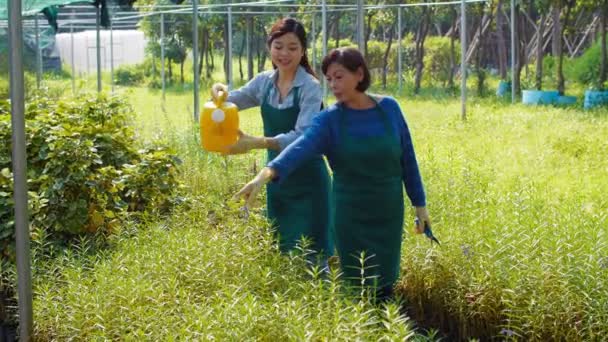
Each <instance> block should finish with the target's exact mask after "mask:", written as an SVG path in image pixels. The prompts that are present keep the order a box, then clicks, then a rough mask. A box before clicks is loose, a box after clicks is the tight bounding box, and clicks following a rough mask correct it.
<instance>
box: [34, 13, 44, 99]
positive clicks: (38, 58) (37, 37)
mask: <svg viewBox="0 0 608 342" xmlns="http://www.w3.org/2000/svg"><path fill="white" fill-rule="evenodd" d="M34 29H35V31H36V32H35V35H34V36H35V41H36V89H40V84H41V83H42V54H41V53H40V28H39V26H38V14H36V16H34Z"/></svg>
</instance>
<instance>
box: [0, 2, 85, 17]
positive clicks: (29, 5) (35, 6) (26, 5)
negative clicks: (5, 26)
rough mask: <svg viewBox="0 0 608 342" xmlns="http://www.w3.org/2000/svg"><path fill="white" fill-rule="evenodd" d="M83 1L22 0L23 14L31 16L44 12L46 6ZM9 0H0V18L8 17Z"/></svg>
mask: <svg viewBox="0 0 608 342" xmlns="http://www.w3.org/2000/svg"><path fill="white" fill-rule="evenodd" d="M78 2H80V3H82V2H83V1H82V0H76V1H75V0H22V1H21V6H22V10H21V13H22V14H23V16H30V15H34V14H37V13H40V12H42V11H43V10H44V9H45V8H47V7H51V6H60V5H68V4H73V3H78ZM7 5H8V0H0V20H2V19H4V20H6V19H8V8H7Z"/></svg>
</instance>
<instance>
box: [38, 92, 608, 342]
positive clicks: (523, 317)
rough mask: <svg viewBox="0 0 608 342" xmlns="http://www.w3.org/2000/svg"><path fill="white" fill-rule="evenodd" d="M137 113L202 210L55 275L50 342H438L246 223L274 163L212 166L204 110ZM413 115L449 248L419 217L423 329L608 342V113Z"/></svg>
mask: <svg viewBox="0 0 608 342" xmlns="http://www.w3.org/2000/svg"><path fill="white" fill-rule="evenodd" d="M377 92H382V91H377ZM126 95H127V96H128V98H129V99H130V100H131V102H132V103H133V105H134V106H135V108H136V109H137V110H138V111H139V113H140V115H139V116H138V117H137V118H135V122H136V125H137V127H138V130H137V131H138V134H139V135H140V138H141V139H144V140H145V139H155V138H160V139H165V140H167V141H169V142H171V143H172V144H173V145H174V147H176V148H177V149H178V151H180V155H181V156H182V158H183V159H184V165H183V175H182V176H183V179H184V181H185V182H186V184H187V185H188V187H189V196H190V200H189V201H188V202H187V203H186V204H185V205H184V206H183V207H182V208H180V209H179V210H178V211H177V212H175V213H174V214H173V215H172V216H171V217H168V218H165V219H163V220H161V221H158V220H156V221H153V222H149V223H148V224H145V223H144V224H140V225H138V226H127V227H125V228H124V231H123V233H121V234H119V235H118V237H117V238H116V240H115V241H114V242H113V243H112V247H111V248H110V249H109V250H108V251H107V252H104V253H98V254H93V255H94V256H83V255H79V254H78V253H76V254H74V255H70V253H71V252H66V253H67V254H66V255H65V256H62V257H57V258H56V259H55V260H53V261H50V262H45V265H44V267H41V269H44V270H47V271H44V272H42V271H41V272H40V274H39V275H38V277H37V282H36V286H35V292H36V297H35V309H36V313H35V314H36V317H37V320H36V321H37V326H36V333H37V336H38V337H39V338H41V339H68V338H74V339H119V338H121V339H155V340H156V339H171V338H174V337H180V338H182V337H183V338H185V339H212V338H215V339H229V340H241V339H256V340H285V339H289V340H305V339H306V340H309V339H310V340H404V339H409V338H414V339H424V337H421V336H415V335H413V334H412V330H411V327H412V326H411V324H410V323H409V321H408V320H407V319H406V318H405V317H404V316H401V315H399V314H398V308H397V307H396V306H394V305H392V306H388V307H386V308H383V307H381V308H377V307H374V306H372V305H370V304H369V303H368V302H367V301H365V300H363V301H359V300H357V299H353V298H348V297H345V296H344V295H343V293H344V291H342V290H341V289H340V286H341V285H340V282H339V281H335V279H334V278H335V277H336V275H335V274H333V275H330V276H328V277H327V278H320V277H318V275H315V272H312V271H310V268H307V267H306V266H305V265H304V263H305V262H304V258H303V257H302V256H301V255H300V256H299V255H293V256H291V257H285V256H280V255H279V254H278V253H277V252H276V247H275V246H274V245H273V243H272V239H271V234H270V232H269V231H268V226H267V223H266V222H265V220H264V218H263V215H262V212H261V210H262V209H261V208H259V209H256V210H255V211H254V213H255V214H254V215H252V216H251V217H250V218H249V220H246V219H245V218H244V217H243V215H242V213H241V211H239V209H238V205H236V204H235V203H233V202H232V201H230V200H228V198H229V197H230V196H232V195H233V194H234V193H235V192H236V190H238V188H239V187H240V186H242V185H243V184H244V183H245V182H246V181H248V180H249V179H250V178H251V177H252V176H253V175H254V174H255V173H256V171H257V170H259V168H260V167H261V166H262V165H263V163H264V153H263V152H262V151H257V152H255V153H250V154H247V155H242V156H234V157H229V158H223V157H219V156H217V155H214V154H208V153H204V152H202V151H201V149H200V148H199V147H198V141H197V139H198V136H197V134H198V133H197V130H196V126H195V125H194V124H193V121H192V119H191V117H192V114H191V103H192V100H191V95H190V94H189V93H183V94H181V93H172V94H169V95H168V97H167V101H166V102H165V104H164V106H163V105H162V104H161V100H160V95H159V93H157V92H150V91H148V90H146V89H137V88H135V89H132V90H129V92H128V93H126ZM400 101H401V104H402V109H403V110H404V112H405V115H406V118H407V120H408V123H409V126H410V129H411V131H412V135H413V137H414V143H415V146H416V151H417V155H418V160H419V163H420V168H421V171H422V174H423V178H424V181H425V185H426V190H427V193H428V206H429V210H430V212H431V216H432V220H433V228H434V231H435V235H436V236H437V237H438V238H439V239H440V240H441V242H442V245H441V246H431V245H430V243H429V242H428V240H426V239H425V238H424V237H421V236H414V235H413V234H412V233H411V226H412V225H411V222H412V220H413V213H412V211H411V210H409V211H408V212H407V215H406V226H405V227H404V229H406V231H407V233H406V234H405V237H404V245H403V251H402V277H401V279H400V281H399V284H398V293H399V295H401V296H403V297H404V298H405V301H406V302H405V303H404V308H406V309H408V310H409V311H408V312H409V313H410V314H411V315H412V318H414V319H415V320H416V321H418V322H419V323H420V324H421V325H424V326H429V327H438V328H441V329H442V330H443V332H444V333H445V334H446V336H447V337H448V338H449V339H466V338H469V337H478V338H481V339H490V338H498V339H517V340H601V339H602V337H603V336H608V325H606V324H605V322H607V321H608V283H607V282H606V279H608V222H607V216H608V200H607V199H606V196H605V194H606V193H608V177H606V175H607V174H608V158H607V157H608V153H607V152H606V151H607V150H608V140H606V138H605V137H606V136H608V113H607V112H606V110H603V111H601V110H600V111H595V112H583V111H578V110H574V109H557V108H553V107H523V106H519V105H517V106H507V105H504V104H501V103H497V102H494V101H490V100H483V99H477V100H474V101H473V102H472V103H470V104H469V116H468V121H467V122H462V121H460V119H459V110H460V106H459V103H458V102H457V100H455V99H450V98H442V97H433V96H423V97H418V98H401V99H400ZM261 127H262V126H261V120H260V116H259V110H248V111H243V112H242V113H241V128H242V129H243V130H244V131H246V132H248V133H252V134H261ZM87 255H88V254H87ZM306 269H308V270H309V271H308V272H306V271H305V270H306ZM48 270H54V271H52V272H51V271H48ZM431 338H433V334H431Z"/></svg>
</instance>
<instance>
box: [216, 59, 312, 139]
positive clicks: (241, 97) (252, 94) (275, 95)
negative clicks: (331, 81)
mask: <svg viewBox="0 0 608 342" xmlns="http://www.w3.org/2000/svg"><path fill="white" fill-rule="evenodd" d="M278 77H279V72H278V70H269V71H265V72H262V73H260V74H258V75H257V76H256V77H254V78H253V79H252V80H250V81H249V82H247V84H245V85H244V86H243V87H241V88H240V89H237V90H234V91H231V92H230V94H229V96H228V101H230V102H232V103H234V104H236V105H237V106H238V107H239V110H244V109H247V108H251V107H257V106H261V105H262V103H263V102H264V99H263V97H264V95H265V94H266V90H267V89H268V87H271V89H270V94H269V95H268V99H267V101H268V104H269V105H270V106H272V107H275V108H278V109H284V108H289V107H291V106H293V105H294V103H293V100H294V98H293V97H294V88H296V87H297V88H300V91H299V92H300V94H299V97H300V101H299V102H300V103H299V105H300V113H299V114H298V119H297V121H296V126H295V129H294V130H292V131H289V132H286V133H281V134H279V135H277V136H274V137H273V138H275V139H277V141H278V143H279V146H280V147H281V150H283V149H284V148H285V147H287V146H289V144H291V143H292V142H294V141H295V140H296V139H297V138H298V137H299V136H300V135H301V134H302V133H303V132H304V131H305V130H306V129H307V128H308V127H309V126H310V125H311V124H312V120H313V118H314V117H315V116H317V115H318V114H319V112H320V111H321V110H320V108H321V101H322V100H323V94H322V90H321V86H320V83H319V80H317V79H316V78H314V77H313V76H312V75H311V74H309V73H308V72H306V69H304V68H303V67H302V66H298V70H297V71H296V76H295V78H294V80H293V82H292V84H291V88H290V89H289V92H288V93H287V96H286V97H285V98H284V99H283V100H282V101H280V97H281V95H280V92H279V89H278V88H277V85H276V81H277V79H278Z"/></svg>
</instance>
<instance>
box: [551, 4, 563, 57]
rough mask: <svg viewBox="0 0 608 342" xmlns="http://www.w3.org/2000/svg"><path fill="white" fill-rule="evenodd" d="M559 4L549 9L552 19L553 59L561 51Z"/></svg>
mask: <svg viewBox="0 0 608 342" xmlns="http://www.w3.org/2000/svg"><path fill="white" fill-rule="evenodd" d="M559 5H560V4H556V5H554V6H553V7H551V16H552V17H553V38H552V40H551V45H552V50H553V57H557V56H559V54H560V50H561V45H562V41H561V29H560V27H561V21H560V13H561V11H562V9H561V8H560V6H559Z"/></svg>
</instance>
